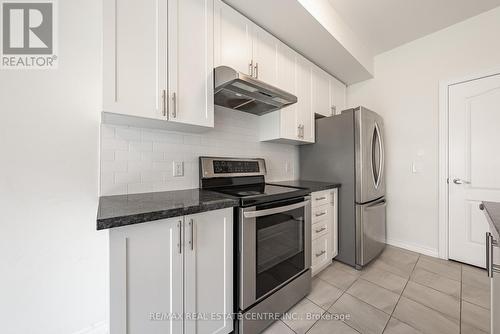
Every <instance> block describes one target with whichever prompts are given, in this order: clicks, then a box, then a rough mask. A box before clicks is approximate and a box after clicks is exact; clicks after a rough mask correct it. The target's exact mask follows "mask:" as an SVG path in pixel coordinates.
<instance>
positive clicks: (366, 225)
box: [356, 198, 387, 267]
mask: <svg viewBox="0 0 500 334" xmlns="http://www.w3.org/2000/svg"><path fill="white" fill-rule="evenodd" d="M386 205H387V204H386V201H385V198H381V199H379V200H376V201H374V202H371V203H368V204H359V205H356V265H357V266H360V267H362V266H365V265H366V264H368V263H369V262H370V261H371V260H373V259H374V258H375V257H377V255H379V254H380V252H382V251H383V250H384V248H385V243H386Z"/></svg>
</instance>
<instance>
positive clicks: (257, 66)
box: [255, 63, 259, 79]
mask: <svg viewBox="0 0 500 334" xmlns="http://www.w3.org/2000/svg"><path fill="white" fill-rule="evenodd" d="M258 78H259V63H255V79H258Z"/></svg>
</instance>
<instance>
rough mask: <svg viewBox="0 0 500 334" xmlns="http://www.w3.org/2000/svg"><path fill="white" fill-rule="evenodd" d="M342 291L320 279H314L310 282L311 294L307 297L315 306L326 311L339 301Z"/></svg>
mask: <svg viewBox="0 0 500 334" xmlns="http://www.w3.org/2000/svg"><path fill="white" fill-rule="evenodd" d="M342 293H343V290H341V289H339V288H337V287H336V286H333V285H331V284H329V283H327V282H326V281H323V280H322V279H319V278H315V279H313V281H312V289H311V293H310V294H309V295H308V296H307V298H308V299H309V300H311V301H312V302H313V303H315V304H316V305H318V306H320V307H321V308H322V309H324V310H328V309H329V308H330V306H332V305H333V303H334V302H335V301H336V300H337V299H339V297H340V296H341V295H342Z"/></svg>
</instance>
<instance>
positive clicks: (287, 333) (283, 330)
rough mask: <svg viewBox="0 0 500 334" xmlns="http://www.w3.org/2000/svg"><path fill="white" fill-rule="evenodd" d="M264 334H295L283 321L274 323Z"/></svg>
mask: <svg viewBox="0 0 500 334" xmlns="http://www.w3.org/2000/svg"><path fill="white" fill-rule="evenodd" d="M262 334H295V332H294V331H292V330H291V329H290V328H289V327H288V326H287V325H285V324H284V323H283V322H282V321H281V320H278V321H276V322H274V323H273V324H272V325H271V326H269V327H268V328H267V329H266V330H264V331H263V332H262Z"/></svg>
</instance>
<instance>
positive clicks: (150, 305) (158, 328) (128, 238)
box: [109, 217, 183, 334]
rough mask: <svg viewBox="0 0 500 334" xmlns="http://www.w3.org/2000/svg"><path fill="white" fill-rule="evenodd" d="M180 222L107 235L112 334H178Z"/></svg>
mask: <svg viewBox="0 0 500 334" xmlns="http://www.w3.org/2000/svg"><path fill="white" fill-rule="evenodd" d="M181 228H182V217H180V218H172V219H166V220H159V221H156V222H148V223H144V224H137V225H130V226H125V227H118V228H114V229H111V230H110V231H109V244H110V246H109V256H110V261H109V265H110V277H109V279H110V334H123V333H129V334H143V333H151V334H178V333H182V330H183V323H182V320H172V319H171V318H170V317H169V315H170V314H172V315H182V312H183V301H182V297H183V296H182V290H183V259H182V253H181V249H180V248H179V241H180V238H179V237H180V233H181V232H182V231H181Z"/></svg>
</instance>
